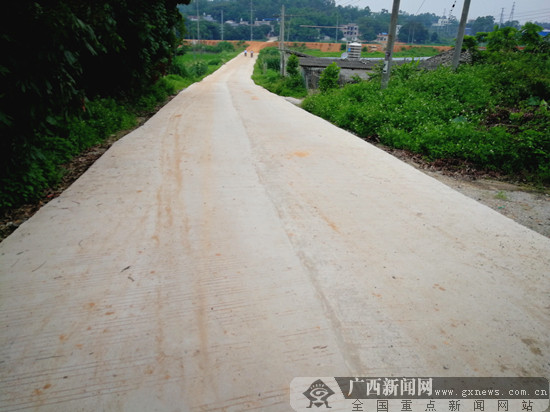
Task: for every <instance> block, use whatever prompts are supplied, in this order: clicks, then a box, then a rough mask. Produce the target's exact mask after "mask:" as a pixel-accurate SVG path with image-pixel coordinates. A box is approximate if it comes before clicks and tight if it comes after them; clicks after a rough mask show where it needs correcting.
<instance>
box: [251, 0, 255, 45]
mask: <svg viewBox="0 0 550 412" xmlns="http://www.w3.org/2000/svg"><path fill="white" fill-rule="evenodd" d="M253 24H254V21H253V20H252V0H250V41H252V40H253V39H254V34H253V30H252V27H253Z"/></svg>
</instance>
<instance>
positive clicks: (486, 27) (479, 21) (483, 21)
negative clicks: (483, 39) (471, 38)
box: [470, 16, 495, 34]
mask: <svg viewBox="0 0 550 412" xmlns="http://www.w3.org/2000/svg"><path fill="white" fill-rule="evenodd" d="M494 26H495V18H494V17H493V16H485V17H478V18H476V19H475V20H474V22H473V23H471V24H470V29H471V32H472V33H473V34H476V33H478V32H490V31H492V30H493V27H494Z"/></svg>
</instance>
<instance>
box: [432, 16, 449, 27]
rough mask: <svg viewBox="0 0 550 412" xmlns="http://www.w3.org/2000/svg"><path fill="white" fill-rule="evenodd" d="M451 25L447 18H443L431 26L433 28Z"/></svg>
mask: <svg viewBox="0 0 550 412" xmlns="http://www.w3.org/2000/svg"><path fill="white" fill-rule="evenodd" d="M449 24H451V20H450V19H448V18H447V17H445V16H443V17H442V18H440V19H439V20H437V23H434V24H432V26H433V27H445V26H448V25H449Z"/></svg>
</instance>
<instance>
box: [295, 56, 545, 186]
mask: <svg viewBox="0 0 550 412" xmlns="http://www.w3.org/2000/svg"><path fill="white" fill-rule="evenodd" d="M497 59H498V61H499V62H500V63H499V64H496V63H495V61H496V60H497ZM484 60H485V61H489V63H486V64H477V65H474V66H460V67H459V70H457V71H456V72H455V71H453V70H451V69H448V68H443V67H441V68H439V69H437V70H434V71H429V72H424V71H419V70H418V69H417V68H416V67H415V66H414V65H404V66H401V67H396V68H395V69H394V70H392V78H391V81H390V84H389V87H388V88H387V89H385V90H384V91H382V90H380V83H379V81H376V82H375V81H369V82H360V83H358V84H352V85H347V86H345V87H344V88H342V89H336V88H333V89H328V90H325V91H324V93H320V94H316V95H312V96H310V97H308V98H306V99H305V101H304V102H303V104H302V107H303V108H304V109H306V110H308V111H310V112H312V113H315V114H317V115H318V116H321V117H323V118H325V119H327V120H329V121H331V122H333V123H334V124H336V125H338V126H340V127H342V128H346V129H348V130H351V131H353V132H354V133H356V134H358V135H359V136H362V137H364V138H366V139H376V140H378V141H380V142H381V143H383V144H385V145H388V146H391V147H396V148H402V149H407V150H411V151H414V152H417V153H420V154H422V155H424V156H425V157H426V158H427V159H430V160H434V159H463V160H465V161H468V162H471V163H472V164H475V165H477V166H479V167H480V168H486V169H492V170H497V171H501V172H504V173H507V174H510V175H515V176H521V177H522V178H527V179H531V180H533V181H540V182H546V183H548V182H549V175H550V173H549V171H550V167H549V165H550V134H549V133H548V130H550V111H549V110H548V103H547V99H548V92H549V90H548V87H549V81H548V80H549V77H548V76H549V75H550V65H548V64H547V62H548V60H547V57H546V56H540V55H539V56H535V55H533V54H526V53H525V54H522V53H512V54H505V55H502V54H501V56H496V55H487V56H485V58H484Z"/></svg>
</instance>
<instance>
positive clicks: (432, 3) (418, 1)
mask: <svg viewBox="0 0 550 412" xmlns="http://www.w3.org/2000/svg"><path fill="white" fill-rule="evenodd" d="M453 3H456V5H455V7H454V9H453V15H454V16H455V17H456V18H457V19H460V16H461V14H462V5H463V4H464V0H456V2H455V0H401V3H400V7H399V8H400V9H401V10H403V11H406V12H408V13H411V14H418V13H435V14H436V15H438V16H439V15H443V11H444V10H446V12H447V14H448V13H449V10H451V8H452V6H453ZM336 4H340V5H343V6H346V5H350V6H357V7H366V6H369V7H370V9H371V10H372V11H380V10H381V9H387V10H389V11H391V9H392V5H393V1H392V0H336ZM513 4H514V0H500V1H497V0H471V4H470V12H469V13H468V16H469V18H471V19H475V18H476V17H479V16H494V17H495V21H496V22H497V23H498V22H499V21H500V15H501V12H502V9H503V8H504V21H507V20H508V18H509V17H510V12H511V11H512V5H513ZM514 20H519V21H520V22H521V23H524V22H525V21H542V22H550V1H549V0H517V1H515V8H514Z"/></svg>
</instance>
